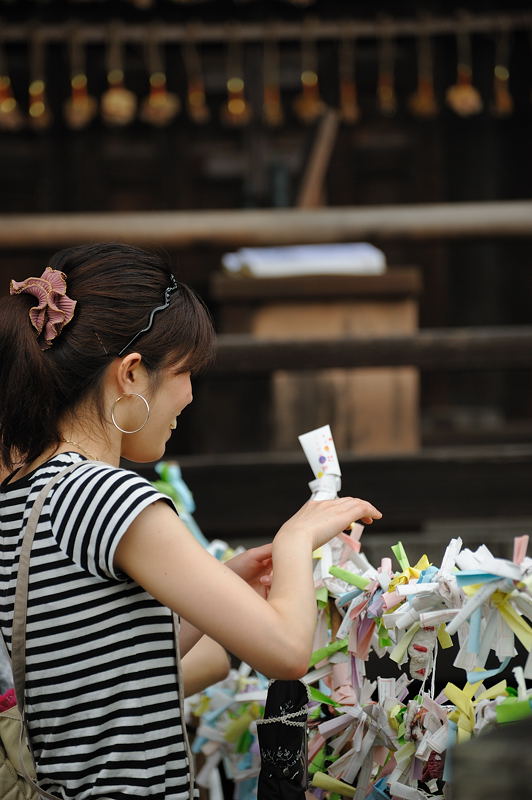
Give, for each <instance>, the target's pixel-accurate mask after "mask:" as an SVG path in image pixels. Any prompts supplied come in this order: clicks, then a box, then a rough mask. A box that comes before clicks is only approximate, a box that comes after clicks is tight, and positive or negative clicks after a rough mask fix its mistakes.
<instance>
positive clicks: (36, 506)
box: [11, 461, 99, 800]
mask: <svg viewBox="0 0 532 800" xmlns="http://www.w3.org/2000/svg"><path fill="white" fill-rule="evenodd" d="M86 463H87V462H86V461H80V462H78V463H76V464H71V465H70V466H69V467H66V468H65V469H62V470H61V471H60V472H58V473H57V474H56V475H54V477H53V478H51V479H50V480H49V481H48V483H47V484H46V485H45V486H44V487H43V488H42V489H41V491H40V492H39V494H38V495H37V498H36V500H35V502H34V503H33V507H32V509H31V513H30V516H29V518H28V522H27V523H26V529H25V531H24V538H23V540H22V547H21V551H20V559H19V568H18V576H17V586H16V591H15V608H14V613H13V635H12V637H11V666H12V669H13V682H14V684H15V693H16V695H17V705H18V708H19V711H20V716H21V719H22V729H21V744H22V735H23V731H24V730H25V721H24V692H25V687H26V614H27V610H28V576H29V570H30V555H31V548H32V544H33V539H34V537H35V531H36V530H37V525H38V522H39V517H40V514H41V511H42V507H43V505H44V501H45V499H46V497H47V495H48V494H49V492H50V491H51V490H52V488H53V487H54V486H55V484H56V483H57V482H58V481H59V480H61V478H64V477H65V475H68V473H69V472H73V471H74V470H75V469H77V468H78V467H81V466H82V465H83V464H86ZM91 463H92V462H91ZM97 463H99V462H97ZM25 778H26V780H27V781H28V783H30V784H31V785H32V786H33V788H34V789H35V790H36V791H37V792H38V794H39V795H40V796H41V797H44V798H47V800H58V798H57V797H56V796H55V795H53V794H50V793H49V792H46V791H45V790H44V789H41V788H40V787H39V786H38V785H37V784H36V783H35V781H33V779H32V778H31V777H30V776H29V775H25Z"/></svg>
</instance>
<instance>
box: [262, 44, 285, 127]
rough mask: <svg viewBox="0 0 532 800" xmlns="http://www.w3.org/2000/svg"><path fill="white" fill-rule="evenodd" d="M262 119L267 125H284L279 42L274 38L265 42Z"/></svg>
mask: <svg viewBox="0 0 532 800" xmlns="http://www.w3.org/2000/svg"><path fill="white" fill-rule="evenodd" d="M262 118H263V120H264V122H265V123H266V125H269V126H270V127H271V128H278V127H279V126H280V125H282V124H283V120H284V114H283V106H282V103H281V87H280V56H279V42H278V40H277V39H276V38H274V37H273V34H272V36H271V38H270V37H268V38H266V39H265V40H264V52H263V94H262Z"/></svg>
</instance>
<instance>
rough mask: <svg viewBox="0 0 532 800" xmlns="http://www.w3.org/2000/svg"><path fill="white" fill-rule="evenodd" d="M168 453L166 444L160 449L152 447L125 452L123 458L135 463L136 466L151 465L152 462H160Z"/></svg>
mask: <svg viewBox="0 0 532 800" xmlns="http://www.w3.org/2000/svg"><path fill="white" fill-rule="evenodd" d="M165 452H166V444H163V445H161V447H159V448H157V449H156V448H154V447H150V448H149V449H148V448H146V449H142V450H141V449H140V448H139V449H138V450H129V451H127V452H123V453H122V455H121V457H122V458H125V459H126V460H127V461H133V462H135V464H150V463H151V462H152V461H160V459H161V458H163V456H164V454H165Z"/></svg>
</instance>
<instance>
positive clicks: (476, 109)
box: [445, 15, 482, 117]
mask: <svg viewBox="0 0 532 800" xmlns="http://www.w3.org/2000/svg"><path fill="white" fill-rule="evenodd" d="M465 21H466V17H465V16H464V15H461V18H460V20H459V23H458V29H457V32H456V47H457V54H458V61H457V66H456V83H455V84H453V86H450V87H449V88H448V89H447V92H446V94H445V97H446V100H447V105H448V106H449V107H450V108H452V110H453V111H454V112H455V114H459V115H460V116H461V117H470V116H472V115H473V114H479V113H480V112H481V111H482V98H481V96H480V93H479V92H478V91H477V89H476V88H475V87H474V86H473V66H472V58H471V37H470V35H469V31H468V30H466V26H465Z"/></svg>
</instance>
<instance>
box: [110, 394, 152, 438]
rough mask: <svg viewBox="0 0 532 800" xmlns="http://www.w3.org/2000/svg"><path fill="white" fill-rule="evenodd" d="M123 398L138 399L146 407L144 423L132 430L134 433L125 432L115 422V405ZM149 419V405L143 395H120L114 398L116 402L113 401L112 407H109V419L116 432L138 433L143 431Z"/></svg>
mask: <svg viewBox="0 0 532 800" xmlns="http://www.w3.org/2000/svg"><path fill="white" fill-rule="evenodd" d="M124 397H140V399H141V400H142V402H143V403H144V405H145V406H146V419H145V420H144V422H143V423H142V425H141V426H140V428H135V430H134V431H126V429H125V428H121V427H120V425H118V423H117V421H116V419H115V408H116V404H117V403H119V402H120V400H123V399H124ZM149 418H150V405H149V403H148V401H147V400H146V398H145V397H144V396H143V395H141V394H137V393H136V392H130V393H129V394H121V395H120V396H119V397H117V398H116V400H115V401H114V403H113V405H112V407H111V419H112V421H113V425H114V426H115V428H117V429H118V430H119V431H120V432H121V433H138V432H139V431H141V430H142V429H143V427H144V426H145V425H146V423H147V421H148V420H149Z"/></svg>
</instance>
